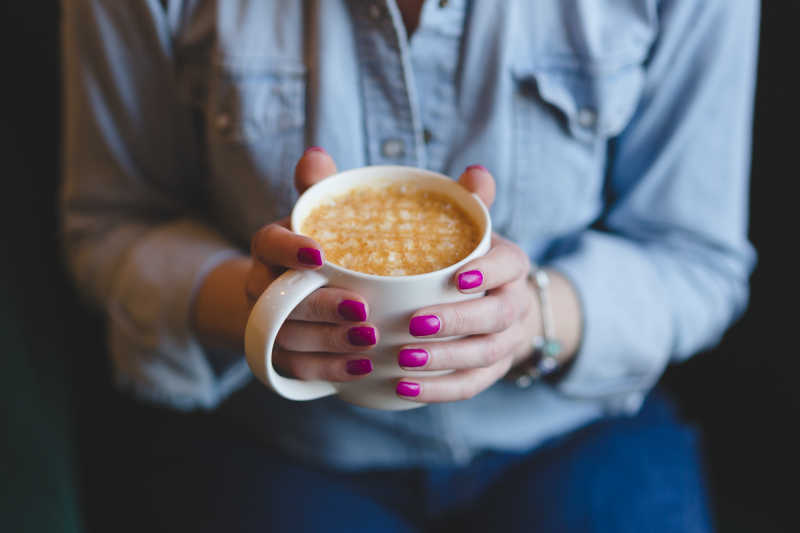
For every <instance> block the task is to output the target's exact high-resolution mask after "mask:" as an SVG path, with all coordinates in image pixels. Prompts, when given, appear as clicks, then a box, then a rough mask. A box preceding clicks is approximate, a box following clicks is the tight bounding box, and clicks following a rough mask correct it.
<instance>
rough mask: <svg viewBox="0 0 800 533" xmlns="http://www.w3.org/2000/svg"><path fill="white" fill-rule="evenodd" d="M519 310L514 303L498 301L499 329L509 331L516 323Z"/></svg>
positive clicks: (501, 299)
mask: <svg viewBox="0 0 800 533" xmlns="http://www.w3.org/2000/svg"><path fill="white" fill-rule="evenodd" d="M516 315H517V310H516V308H515V306H514V304H513V302H509V301H507V300H506V299H505V298H498V299H497V317H498V324H497V325H498V328H499V329H501V330H504V329H508V328H509V327H510V326H511V324H513V323H514V319H515V318H516Z"/></svg>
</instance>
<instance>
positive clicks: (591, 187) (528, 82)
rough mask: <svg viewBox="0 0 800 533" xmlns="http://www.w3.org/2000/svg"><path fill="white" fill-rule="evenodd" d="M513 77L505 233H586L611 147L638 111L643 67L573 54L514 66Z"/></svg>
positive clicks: (545, 235) (524, 236) (596, 209)
mask: <svg viewBox="0 0 800 533" xmlns="http://www.w3.org/2000/svg"><path fill="white" fill-rule="evenodd" d="M529 59H530V58H529ZM512 76H513V80H514V81H513V84H512V85H513V88H514V91H515V94H514V137H515V139H514V147H515V152H516V154H515V158H514V160H515V162H516V166H517V168H516V171H515V172H514V175H515V186H514V194H515V197H514V199H513V203H514V204H515V208H514V213H515V214H514V217H513V220H512V222H511V231H510V232H511V233H512V234H513V237H514V238H517V239H524V240H527V241H530V240H535V239H539V238H546V239H549V238H552V237H556V236H559V235H563V234H564V233H568V232H571V231H575V230H578V229H580V228H582V227H585V226H586V225H588V224H590V223H591V222H592V220H594V218H596V216H597V214H598V213H599V212H600V211H601V209H602V201H603V197H602V189H603V180H604V176H605V167H606V152H607V145H608V141H609V140H610V139H611V138H613V137H614V136H616V135H618V134H619V133H620V132H621V131H622V130H623V129H624V128H625V126H626V125H627V124H628V123H629V122H630V120H631V117H632V116H633V114H634V112H635V110H636V108H637V105H638V102H639V99H640V96H641V92H642V86H643V83H644V71H643V68H642V67H641V65H639V64H638V63H631V64H628V65H615V66H613V67H609V66H604V65H603V63H602V62H601V63H596V62H592V63H590V62H589V60H588V59H584V58H582V57H577V56H575V57H568V58H564V57H559V58H558V61H552V62H548V61H546V60H541V61H537V62H534V61H530V60H526V61H519V62H517V63H515V64H513V65H512Z"/></svg>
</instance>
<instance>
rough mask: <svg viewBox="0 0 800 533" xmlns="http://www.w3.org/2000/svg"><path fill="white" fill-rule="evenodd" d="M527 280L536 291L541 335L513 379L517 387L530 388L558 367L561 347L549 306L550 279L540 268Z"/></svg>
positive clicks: (533, 271) (534, 341)
mask: <svg viewBox="0 0 800 533" xmlns="http://www.w3.org/2000/svg"><path fill="white" fill-rule="evenodd" d="M528 277H529V279H530V280H531V283H533V287H534V288H535V289H536V297H537V298H538V300H539V309H540V311H541V312H540V315H541V317H542V335H541V336H538V337H536V338H534V339H533V352H532V353H531V357H530V358H528V360H527V361H526V363H525V365H524V367H523V368H522V369H521V372H520V373H519V374H518V375H517V376H516V377H515V380H514V382H515V383H516V385H517V387H520V388H525V387H530V386H531V384H533V382H534V381H537V380H539V379H541V378H543V377H544V376H547V375H549V374H552V373H553V372H555V371H556V370H558V367H559V365H560V362H559V358H558V356H559V355H560V354H561V352H562V349H563V347H562V346H561V343H560V342H558V340H556V326H555V322H554V321H553V308H552V306H551V305H550V277H549V276H548V275H547V272H545V271H544V270H543V269H541V268H534V269H533V270H532V271H531V273H530V274H529V276H528Z"/></svg>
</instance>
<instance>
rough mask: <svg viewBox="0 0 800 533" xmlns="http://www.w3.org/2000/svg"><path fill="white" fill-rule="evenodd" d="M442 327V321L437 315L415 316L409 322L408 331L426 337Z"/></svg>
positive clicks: (416, 335)
mask: <svg viewBox="0 0 800 533" xmlns="http://www.w3.org/2000/svg"><path fill="white" fill-rule="evenodd" d="M440 327H441V323H440V322H439V317H438V316H436V315H422V316H415V317H414V318H412V319H411V322H409V324H408V332H409V333H411V334H412V335H414V336H415V337H425V336H427V335H433V334H434V333H436V332H437V331H439V328H440Z"/></svg>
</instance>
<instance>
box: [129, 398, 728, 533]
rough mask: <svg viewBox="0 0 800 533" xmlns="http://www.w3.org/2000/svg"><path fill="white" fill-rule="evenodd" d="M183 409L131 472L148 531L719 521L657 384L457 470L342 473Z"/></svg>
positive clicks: (700, 528)
mask: <svg viewBox="0 0 800 533" xmlns="http://www.w3.org/2000/svg"><path fill="white" fill-rule="evenodd" d="M171 416H174V417H180V416H185V415H171ZM204 416H208V415H204ZM177 420H178V419H176V422H175V423H174V424H168V426H171V427H172V429H173V431H171V434H170V431H166V432H165V431H163V429H164V428H162V431H161V433H159V435H157V436H156V435H154V434H153V433H151V434H150V435H149V436H148V438H150V439H151V440H150V448H151V449H152V450H154V451H153V455H152V456H151V457H147V458H146V460H144V461H142V463H141V464H139V465H138V466H137V467H136V468H135V470H136V472H132V477H131V479H132V483H133V485H132V487H133V488H135V489H136V490H134V491H133V492H134V493H135V498H138V499H139V501H138V502H136V505H135V508H136V509H137V510H136V512H135V513H134V514H135V515H136V516H135V517H131V516H130V514H129V516H128V519H126V521H128V522H130V521H131V520H133V521H136V520H139V521H140V526H137V527H143V528H146V530H147V531H162V530H163V531H193V532H198V531H226V532H227V531H230V532H238V531H244V532H250V531H259V532H265V531H270V532H283V531H291V532H319V531H325V532H335V531H347V532H358V531H369V532H376V531H377V532H383V531H386V532H395V531H396V532H411V531H431V532H443V531H459V532H467V531H500V532H516V531H525V532H531V531H536V532H538V531H541V532H551V531H557V532H566V533H570V532H582V533H586V532H594V531H598V532H616V533H619V532H637V533H639V532H662V531H663V532H682V533H688V532H707V531H711V530H712V527H711V522H710V518H709V508H708V498H707V494H706V488H705V482H704V475H703V467H702V462H701V460H700V458H699V454H698V439H697V434H696V431H695V430H694V429H692V428H691V427H689V426H687V425H685V424H684V423H683V422H681V421H680V420H679V418H678V416H677V415H676V413H675V409H674V407H673V405H672V403H671V402H670V400H669V399H668V398H667V397H666V396H665V395H664V394H662V393H660V392H658V391H656V392H654V393H652V394H651V395H650V397H649V398H648V400H647V401H646V402H645V405H644V407H643V409H642V411H641V412H640V414H639V415H638V416H636V417H634V418H613V419H608V420H603V421H599V422H596V423H593V424H591V425H589V426H587V427H584V428H582V429H579V430H577V431H575V432H573V433H570V434H568V435H565V436H562V437H560V438H558V439H555V440H554V441H552V442H549V443H548V444H546V445H545V446H543V447H540V448H538V449H536V450H534V451H532V452H530V453H527V454H509V453H487V454H485V455H483V456H481V457H479V458H478V459H476V460H475V461H474V462H473V463H472V464H471V465H469V466H467V467H461V468H451V467H448V468H432V469H413V470H397V471H369V472H358V473H342V472H337V471H331V470H325V469H320V468H317V467H312V466H309V465H305V464H301V463H299V462H297V461H295V460H293V459H291V458H289V457H286V456H284V455H281V454H279V453H277V452H275V451H274V450H270V449H268V448H265V447H264V446H263V445H261V444H258V443H256V442H251V441H250V440H249V439H248V438H247V436H246V435H244V434H241V433H237V431H236V430H233V429H231V428H222V427H219V426H218V427H215V428H214V429H211V428H212V427H214V426H213V425H207V427H205V428H202V427H195V428H194V429H192V430H190V431H186V427H185V425H184V427H183V428H182V429H181V424H182V423H181V422H179V421H177ZM130 523H131V524H132V523H133V522H130Z"/></svg>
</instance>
